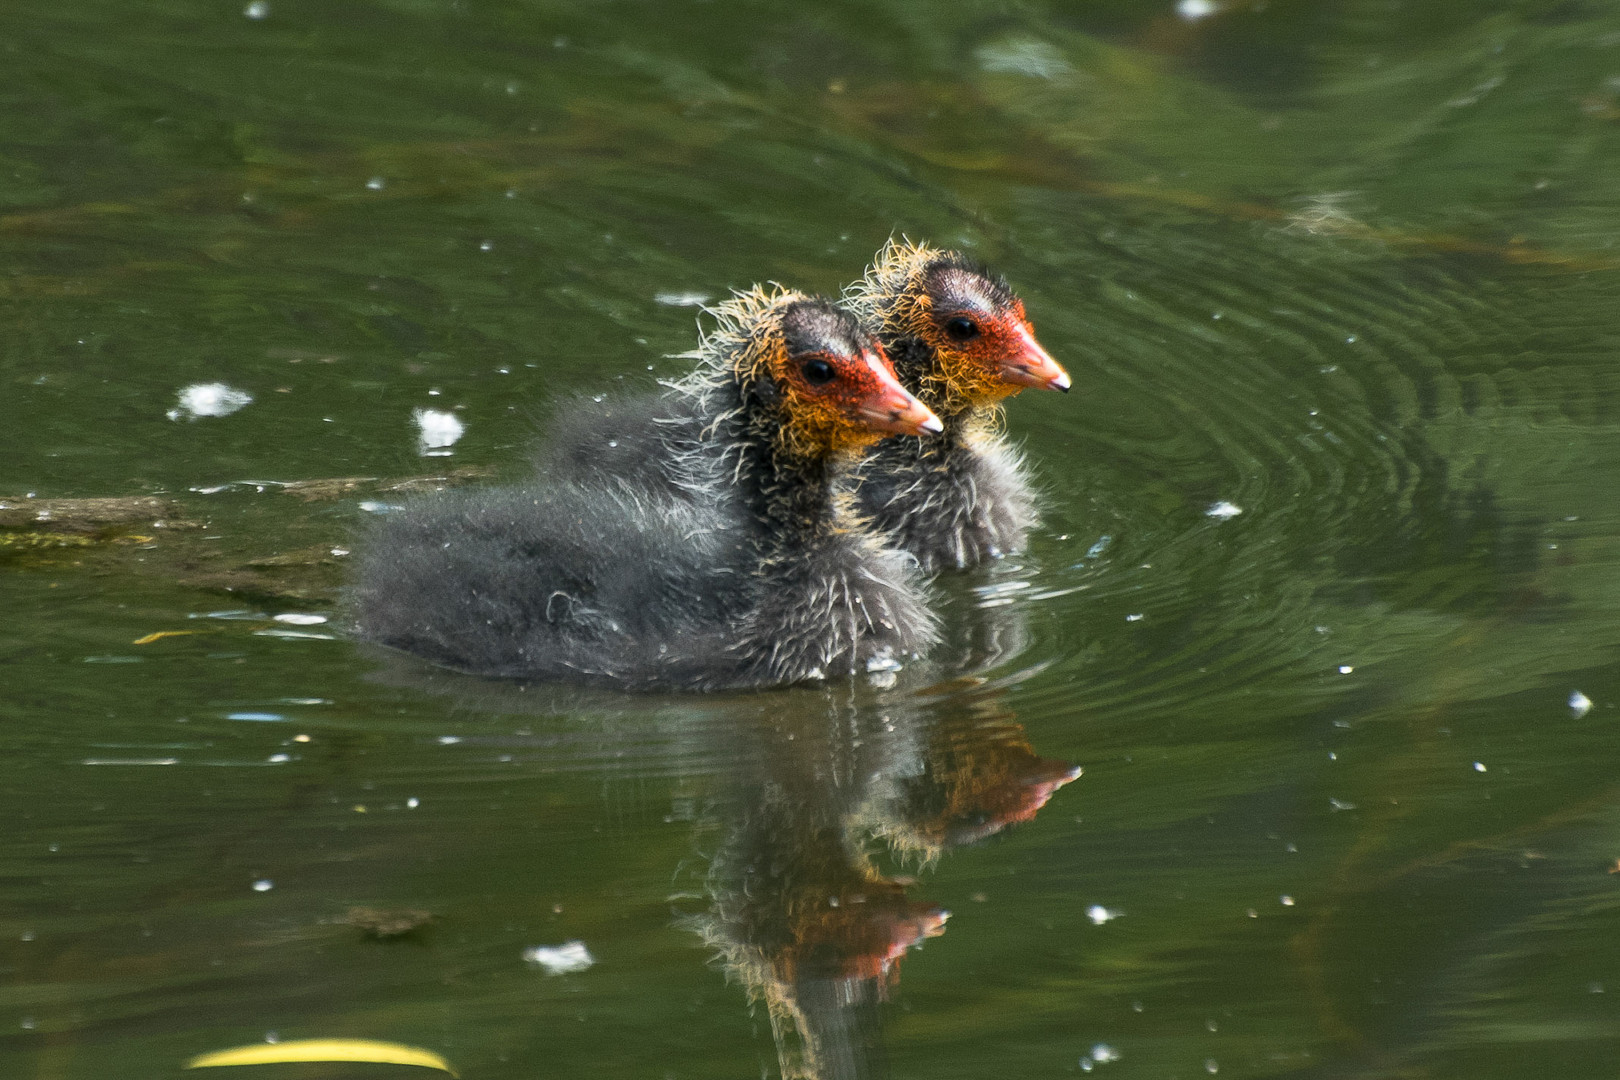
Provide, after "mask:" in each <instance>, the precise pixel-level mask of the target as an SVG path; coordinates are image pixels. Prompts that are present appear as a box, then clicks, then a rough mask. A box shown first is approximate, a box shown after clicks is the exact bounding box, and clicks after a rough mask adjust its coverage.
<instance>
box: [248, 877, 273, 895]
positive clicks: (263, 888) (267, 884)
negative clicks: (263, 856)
mask: <svg viewBox="0 0 1620 1080" xmlns="http://www.w3.org/2000/svg"><path fill="white" fill-rule="evenodd" d="M275 887H276V883H275V882H273V881H271V880H270V879H269V878H260V879H259V880H258V881H255V882H254V883H253V891H254V892H269V891H270V890H271V889H273V888H275Z"/></svg>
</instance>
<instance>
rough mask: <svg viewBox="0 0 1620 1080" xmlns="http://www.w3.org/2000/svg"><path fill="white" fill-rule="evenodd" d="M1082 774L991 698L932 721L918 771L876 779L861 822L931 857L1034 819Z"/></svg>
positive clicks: (909, 849)
mask: <svg viewBox="0 0 1620 1080" xmlns="http://www.w3.org/2000/svg"><path fill="white" fill-rule="evenodd" d="M1079 775H1080V769H1079V768H1078V767H1076V766H1073V765H1070V764H1069V763H1068V762H1065V761H1057V760H1055V759H1053V758H1043V757H1041V756H1040V755H1038V754H1036V753H1035V751H1034V748H1033V747H1031V746H1030V744H1029V739H1028V737H1027V736H1026V735H1025V733H1024V729H1023V726H1022V725H1020V724H1019V723H1018V722H1017V720H1016V719H1014V717H1013V716H1012V714H1011V713H1009V712H1007V711H1006V710H1005V709H1004V708H1003V707H1001V706H1000V705H999V704H998V702H997V700H996V698H995V697H994V696H989V695H985V696H981V697H979V698H978V699H976V700H973V699H969V700H966V701H963V702H961V703H959V708H958V709H956V710H953V711H952V713H951V714H950V715H948V716H944V717H941V719H940V720H939V721H938V722H937V723H935V724H933V725H931V726H930V728H929V732H928V741H927V743H926V744H925V747H924V749H923V750H922V752H921V754H920V755H919V758H918V760H917V761H916V763H915V765H914V768H913V771H910V772H899V771H894V772H885V773H883V774H881V776H879V777H878V778H875V780H874V782H873V784H872V785H870V788H869V790H868V799H867V801H866V802H865V803H864V804H863V805H862V806H861V808H860V809H859V810H858V811H857V813H856V815H855V817H854V822H855V824H856V825H857V826H858V827H859V828H861V829H863V830H865V831H867V832H870V833H871V834H873V835H875V836H879V837H882V838H883V839H884V840H885V841H887V842H888V843H889V844H890V845H891V846H892V847H894V848H895V849H896V850H897V851H900V852H902V853H906V854H911V855H916V856H920V857H922V859H923V860H924V861H929V860H932V859H934V858H937V857H938V856H939V855H940V854H941V853H942V852H943V851H944V850H945V849H947V848H952V847H958V846H960V845H963V844H971V843H975V842H977V841H979V840H983V839H985V838H986V837H988V836H992V835H994V834H995V833H998V832H1000V831H1001V830H1002V829H1005V828H1006V827H1007V826H1009V825H1015V824H1018V823H1019V822H1023V821H1028V820H1030V819H1031V818H1033V817H1034V816H1035V814H1036V812H1037V811H1039V810H1040V808H1041V807H1043V806H1045V805H1046V801H1047V800H1048V799H1050V798H1051V797H1052V795H1053V793H1054V792H1056V791H1057V789H1058V788H1060V787H1062V786H1063V785H1064V784H1067V783H1068V782H1069V781H1071V780H1073V779H1075V778H1076V777H1078V776H1079Z"/></svg>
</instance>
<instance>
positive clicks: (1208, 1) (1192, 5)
mask: <svg viewBox="0 0 1620 1080" xmlns="http://www.w3.org/2000/svg"><path fill="white" fill-rule="evenodd" d="M1219 10H1221V8H1220V5H1219V4H1217V3H1215V2H1214V0H1177V3H1176V14H1177V15H1180V16H1181V17H1182V18H1183V19H1186V20H1187V21H1188V22H1197V21H1198V20H1199V19H1207V18H1209V17H1210V16H1211V15H1213V14H1215V13H1216V12H1217V11H1219Z"/></svg>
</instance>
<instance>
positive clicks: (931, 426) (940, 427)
mask: <svg viewBox="0 0 1620 1080" xmlns="http://www.w3.org/2000/svg"><path fill="white" fill-rule="evenodd" d="M918 426H919V427H921V428H922V429H923V430H924V431H926V432H928V434H930V435H938V434H939V433H940V432H942V431H944V430H945V425H944V424H942V423H940V422H939V417H937V416H930V417H929V418H928V419H926V420H924V421H923V422H922V423H921V424H919V425H918Z"/></svg>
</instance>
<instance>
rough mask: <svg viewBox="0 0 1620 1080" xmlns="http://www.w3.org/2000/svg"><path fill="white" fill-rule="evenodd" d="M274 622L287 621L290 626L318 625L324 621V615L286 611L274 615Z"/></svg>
mask: <svg viewBox="0 0 1620 1080" xmlns="http://www.w3.org/2000/svg"><path fill="white" fill-rule="evenodd" d="M275 619H276V622H283V623H289V624H291V625H292V626H319V625H320V624H321V623H323V622H325V621H326V616H325V615H306V614H304V613H303V612H301V611H286V612H282V613H281V614H280V615H277V616H276V617H275Z"/></svg>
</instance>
